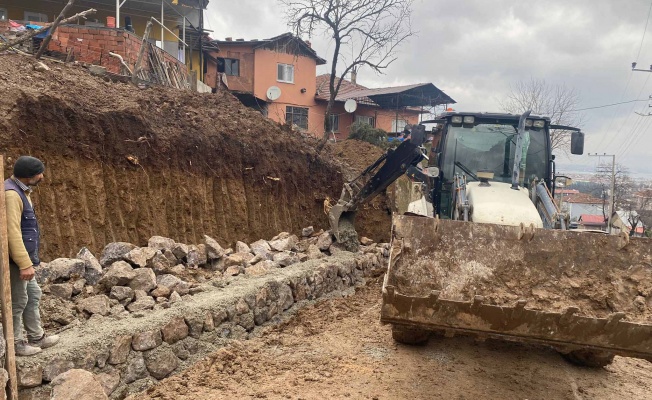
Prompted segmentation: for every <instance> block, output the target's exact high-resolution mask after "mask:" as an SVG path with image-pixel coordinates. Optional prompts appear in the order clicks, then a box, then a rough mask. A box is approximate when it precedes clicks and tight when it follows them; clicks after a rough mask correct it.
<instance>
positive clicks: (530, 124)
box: [525, 119, 532, 128]
mask: <svg viewBox="0 0 652 400" xmlns="http://www.w3.org/2000/svg"><path fill="white" fill-rule="evenodd" d="M525 126H526V127H528V128H529V127H531V126H532V120H531V119H526V120H525Z"/></svg>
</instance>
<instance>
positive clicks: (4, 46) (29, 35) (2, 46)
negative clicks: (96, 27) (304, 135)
mask: <svg viewBox="0 0 652 400" xmlns="http://www.w3.org/2000/svg"><path fill="white" fill-rule="evenodd" d="M96 11H97V10H96V9H94V8H91V9H90V10H86V11H82V12H80V13H79V14H75V15H73V16H72V17H70V18H66V19H64V20H62V21H61V23H60V24H59V25H64V24H67V23H68V22H72V21H74V20H76V19H79V18H83V19H86V16H87V15H91V14H94V13H95V12H96ZM50 26H52V25H51V24H49V25H46V26H44V27H43V28H41V29H36V30H33V31H31V32H29V33H27V34H25V35H23V36H21V37H19V38H16V39H14V40H12V41H9V42H7V43H4V44H0V52H1V51H5V50H7V49H9V48H11V47H13V46H15V45H17V44H20V43H23V42H25V41H27V40H29V39H31V38H33V37H34V36H36V35H38V34H39V33H43V32H45V31H46V30H47V29H48V28H50Z"/></svg>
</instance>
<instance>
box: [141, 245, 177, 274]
mask: <svg viewBox="0 0 652 400" xmlns="http://www.w3.org/2000/svg"><path fill="white" fill-rule="evenodd" d="M168 254H169V257H166V256H165V254H163V253H162V252H161V251H160V250H159V251H157V252H156V254H154V257H152V258H151V259H150V260H149V261H148V262H147V268H151V269H153V270H154V272H156V273H158V274H163V273H166V272H167V271H168V270H169V269H170V268H172V267H174V266H175V265H176V262H177V258H176V257H175V256H174V254H172V252H171V251H168ZM170 258H172V259H173V260H171V259H170Z"/></svg>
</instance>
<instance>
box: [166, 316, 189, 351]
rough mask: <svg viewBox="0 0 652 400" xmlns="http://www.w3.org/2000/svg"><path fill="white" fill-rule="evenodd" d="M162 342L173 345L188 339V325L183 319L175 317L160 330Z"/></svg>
mask: <svg viewBox="0 0 652 400" xmlns="http://www.w3.org/2000/svg"><path fill="white" fill-rule="evenodd" d="M161 334H162V335H163V341H164V342H166V343H168V344H173V343H175V342H178V341H179V340H182V339H185V338H186V337H188V325H186V321H185V319H184V318H183V317H175V318H173V319H172V320H170V322H168V323H167V324H166V325H165V326H164V327H163V328H161Z"/></svg>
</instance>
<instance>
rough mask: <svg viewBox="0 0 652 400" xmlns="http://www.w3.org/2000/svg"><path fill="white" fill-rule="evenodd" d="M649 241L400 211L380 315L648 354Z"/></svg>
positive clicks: (421, 324)
mask: <svg viewBox="0 0 652 400" xmlns="http://www.w3.org/2000/svg"><path fill="white" fill-rule="evenodd" d="M651 263H652V240H650V239H642V238H631V239H630V238H628V237H627V236H626V235H622V236H615V235H603V234H595V233H582V232H578V231H561V230H543V229H534V228H525V227H522V226H521V227H511V226H502V225H493V224H479V223H470V222H461V221H450V220H438V219H433V218H424V217H414V216H404V215H399V216H395V217H394V221H393V227H392V246H391V254H390V262H389V267H388V271H387V274H386V276H385V281H384V284H383V293H382V296H383V299H382V300H383V301H382V311H381V321H382V322H384V323H391V324H393V325H394V326H395V327H400V328H404V329H418V330H428V331H438V332H441V333H444V334H445V335H446V336H452V335H454V334H465V335H473V336H476V337H477V338H479V339H485V338H496V339H501V340H511V341H517V342H527V343H537V344H545V345H550V346H552V347H554V348H556V349H558V350H559V351H560V352H562V353H575V354H580V353H581V352H593V353H594V354H609V355H613V354H616V355H622V356H629V357H638V358H644V359H648V360H652V317H651V315H652V266H651Z"/></svg>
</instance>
